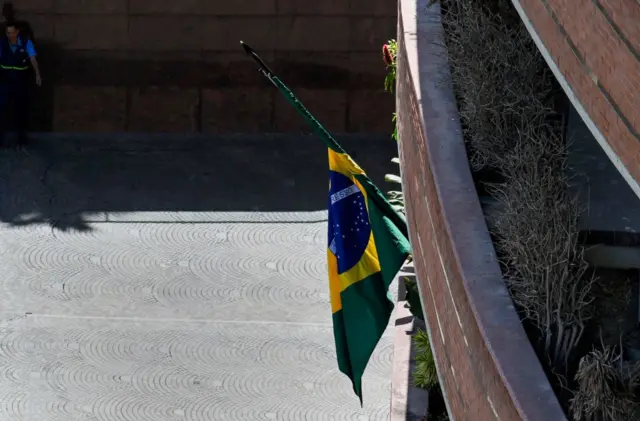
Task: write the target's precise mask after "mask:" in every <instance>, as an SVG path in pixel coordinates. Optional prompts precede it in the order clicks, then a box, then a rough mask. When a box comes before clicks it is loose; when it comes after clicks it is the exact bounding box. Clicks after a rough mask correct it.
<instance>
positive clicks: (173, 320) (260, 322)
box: [25, 312, 333, 327]
mask: <svg viewBox="0 0 640 421" xmlns="http://www.w3.org/2000/svg"><path fill="white" fill-rule="evenodd" d="M25 315H26V317H27V319H58V320H100V321H118V322H153V323H201V324H239V325H249V324H251V325H262V326H267V325H287V326H315V327H332V326H333V325H332V323H331V322H327V323H313V322H287V321H268V320H216V319H188V318H162V317H158V318H153V317H123V316H74V315H67V314H52V313H29V312H27V313H25Z"/></svg>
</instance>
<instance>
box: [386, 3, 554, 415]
mask: <svg viewBox="0 0 640 421" xmlns="http://www.w3.org/2000/svg"><path fill="white" fill-rule="evenodd" d="M428 2H429V0H401V1H400V9H399V16H398V40H399V42H400V45H399V56H398V83H397V88H398V89H397V96H396V102H397V106H398V122H399V139H400V162H401V169H402V182H403V191H404V193H405V199H406V202H407V204H406V206H407V208H406V209H407V220H408V223H409V232H410V239H411V244H412V248H413V257H414V265H415V271H416V276H417V279H418V285H419V289H420V295H421V300H422V307H423V309H424V313H425V316H426V319H427V320H426V325H427V329H428V332H429V336H430V340H431V347H432V349H433V353H434V357H435V359H436V366H437V369H438V377H439V379H440V384H441V387H442V389H443V393H444V396H445V400H446V402H447V406H448V410H449V414H450V416H451V419H452V420H460V421H466V420H478V421H480V420H482V421H485V420H487V421H488V420H509V421H516V420H527V421H563V420H565V416H564V413H563V411H562V409H561V407H560V405H559V403H558V400H557V398H556V397H555V395H554V392H553V390H552V389H551V386H550V384H549V382H548V380H547V378H546V376H545V374H544V372H543V370H542V367H541V365H540V362H539V361H538V359H537V357H536V355H535V353H534V351H533V348H532V347H531V344H530V343H529V341H528V339H527V336H526V334H525V331H524V329H523V327H522V324H521V322H520V320H519V318H518V315H517V314H516V311H515V309H514V306H513V303H512V301H511V298H510V296H509V293H508V292H507V289H506V287H505V285H504V282H503V280H502V275H501V271H500V268H499V266H498V263H497V260H496V256H495V251H494V248H493V245H492V242H491V238H490V236H489V232H488V229H487V226H486V222H485V219H484V215H483V213H482V209H481V207H480V202H479V199H478V196H477V193H476V190H475V187H474V184H473V179H472V177H471V172H470V169H469V163H468V160H467V155H466V151H465V146H464V141H463V138H462V134H461V128H460V122H459V118H458V111H457V106H456V103H455V99H454V95H453V92H452V89H451V83H450V79H449V78H450V75H449V67H448V62H447V54H446V49H445V48H444V42H443V41H444V40H443V37H442V25H441V23H440V10H439V6H438V5H434V6H432V7H429V8H428V7H427V3H428Z"/></svg>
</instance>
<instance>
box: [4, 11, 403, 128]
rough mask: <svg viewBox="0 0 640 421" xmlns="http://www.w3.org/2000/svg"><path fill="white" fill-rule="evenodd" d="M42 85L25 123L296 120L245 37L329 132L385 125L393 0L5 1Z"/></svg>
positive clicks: (254, 124) (179, 124)
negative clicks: (21, 24)
mask: <svg viewBox="0 0 640 421" xmlns="http://www.w3.org/2000/svg"><path fill="white" fill-rule="evenodd" d="M14 4H15V7H16V9H17V11H18V18H22V19H26V20H27V21H29V22H30V23H31V25H32V27H33V28H34V31H35V34H36V37H37V47H38V49H39V55H40V61H41V62H42V67H43V79H44V81H45V86H43V88H41V89H40V90H39V92H38V93H37V98H36V102H35V103H34V107H35V109H34V129H36V130H45V131H46V130H54V131H62V132H66V131H71V132H93V131H101V132H108V131H145V132H263V131H265V132H293V131H301V130H307V128H306V125H305V123H304V122H303V121H301V119H300V118H298V117H297V116H296V115H294V113H293V111H292V109H291V107H290V106H288V105H287V104H286V103H285V102H284V101H283V100H281V98H280V97H278V96H277V95H276V92H274V90H273V88H272V87H271V86H270V85H268V82H267V81H266V80H264V79H263V78H262V76H260V75H259V74H258V72H257V71H256V66H255V65H254V63H253V62H252V61H250V60H249V59H248V58H247V57H246V56H245V55H244V53H243V52H242V50H241V48H240V45H239V41H240V40H241V39H242V40H244V41H245V42H247V43H249V44H250V45H251V46H253V47H254V48H255V49H256V50H257V51H258V53H260V54H261V55H262V56H263V58H265V59H266V61H267V62H268V63H269V64H270V65H271V67H272V68H273V69H274V70H275V71H276V72H277V73H278V74H279V75H280V76H281V78H282V79H283V80H284V81H285V83H288V84H289V85H290V86H291V87H292V88H294V90H295V92H296V93H297V94H299V96H300V98H301V99H302V100H303V102H304V103H305V104H306V105H307V106H308V108H309V109H310V110H311V111H312V112H313V113H314V114H316V115H317V116H318V117H319V118H320V120H321V121H322V122H324V123H326V125H327V127H328V128H329V129H330V130H332V131H334V132H358V131H364V132H381V133H382V132H386V133H389V132H391V131H392V123H391V114H392V113H393V110H394V106H393V98H392V97H391V96H390V95H388V94H384V93H383V92H382V90H381V88H382V86H383V79H384V74H385V69H384V65H383V63H382V61H381V55H380V48H381V45H382V43H383V42H385V41H386V40H387V39H388V38H391V37H393V36H394V34H395V24H396V2H395V1H392V0H372V1H364V0H349V1H346V0H343V1H322V2H311V1H308V0H234V1H228V0H224V1H223V0H174V1H169V0H92V1H86V0H85V1H82V0H14Z"/></svg>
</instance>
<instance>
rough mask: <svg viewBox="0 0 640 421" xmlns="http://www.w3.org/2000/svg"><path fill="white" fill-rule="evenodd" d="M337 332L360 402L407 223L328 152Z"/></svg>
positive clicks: (341, 361)
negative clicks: (366, 368)
mask: <svg viewBox="0 0 640 421" xmlns="http://www.w3.org/2000/svg"><path fill="white" fill-rule="evenodd" d="M328 208H329V236H328V242H329V247H328V250H327V259H328V262H329V264H328V268H329V288H330V293H331V309H332V313H333V332H334V336H335V341H336V349H337V354H338V367H339V368H340V371H342V372H343V373H345V374H346V375H347V376H349V377H350V378H351V381H352V382H353V390H354V392H355V393H356V394H357V395H358V397H359V398H360V402H361V403H362V382H361V379H362V374H363V373H364V369H365V367H366V366H367V362H368V361H369V357H370V356H371V353H372V352H373V350H374V348H375V347H376V344H377V343H378V341H379V340H380V337H381V336H382V334H383V332H384V330H385V328H386V327H387V324H388V323H389V316H390V315H391V311H392V310H393V302H392V299H391V297H390V296H389V284H390V283H391V281H392V280H393V278H394V277H395V275H396V274H397V273H398V270H400V267H401V266H402V264H403V263H404V261H405V259H406V258H407V255H408V254H409V241H408V240H407V237H406V232H405V229H406V228H405V224H404V223H403V222H404V221H401V220H400V218H399V217H398V215H397V214H396V212H395V211H394V210H393V209H392V208H391V205H390V204H389V203H387V201H386V199H385V198H384V196H382V194H381V193H380V191H379V190H378V189H377V188H376V187H375V186H374V185H373V184H372V183H371V181H369V178H368V177H367V176H366V174H365V173H364V171H362V169H361V168H360V167H359V166H358V165H357V164H356V163H355V162H354V161H353V160H352V159H351V157H349V155H347V154H345V153H341V152H338V151H336V150H334V149H332V148H331V147H330V148H329V206H328Z"/></svg>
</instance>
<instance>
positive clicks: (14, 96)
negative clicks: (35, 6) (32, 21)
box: [0, 21, 42, 147]
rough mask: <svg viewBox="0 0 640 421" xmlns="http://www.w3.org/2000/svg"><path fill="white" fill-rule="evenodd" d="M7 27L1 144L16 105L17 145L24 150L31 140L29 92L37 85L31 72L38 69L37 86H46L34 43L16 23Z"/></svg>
mask: <svg viewBox="0 0 640 421" xmlns="http://www.w3.org/2000/svg"><path fill="white" fill-rule="evenodd" d="M5 26H6V37H4V39H3V40H2V43H1V44H0V142H3V141H4V134H5V132H6V125H7V116H6V114H7V107H8V106H11V105H13V110H14V115H15V122H16V131H17V133H18V144H17V145H18V146H19V147H21V146H24V145H25V143H26V140H27V124H28V121H29V92H30V87H31V83H32V82H33V80H32V79H31V77H32V76H31V72H30V69H31V68H33V70H34V73H35V83H36V85H38V86H41V85H42V78H41V76H40V68H39V67H38V60H37V59H36V50H35V47H34V45H33V42H32V41H31V40H30V39H27V38H24V37H22V36H20V29H18V25H17V24H16V23H15V21H8V22H6V24H5Z"/></svg>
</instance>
